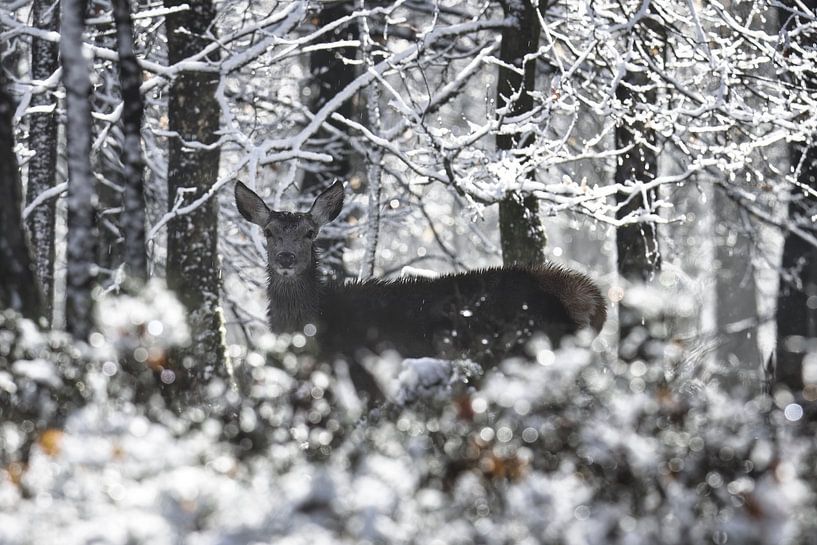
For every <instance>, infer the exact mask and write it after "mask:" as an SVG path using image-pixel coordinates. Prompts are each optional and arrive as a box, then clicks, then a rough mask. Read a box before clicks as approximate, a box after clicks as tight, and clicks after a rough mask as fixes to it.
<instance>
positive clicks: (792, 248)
mask: <svg viewBox="0 0 817 545" xmlns="http://www.w3.org/2000/svg"><path fill="white" fill-rule="evenodd" d="M791 155H792V165H800V167H799V171H798V173H797V181H798V182H799V183H801V184H803V185H804V186H807V187H811V188H812V189H817V146H815V145H813V144H812V145H810V146H808V147H806V148H805V149H804V148H803V146H802V145H797V146H792V153H791ZM801 199H802V200H800V201H799V202H793V203H792V204H791V205H790V207H791V208H790V210H789V216H790V217H791V221H792V222H793V223H795V224H799V225H801V226H803V225H804V224H808V223H810V221H809V218H810V217H811V216H812V215H813V214H814V212H815V209H817V201H815V199H813V198H811V197H801ZM811 232H812V233H814V230H813V229H812V230H811ZM781 268H782V270H783V271H784V276H782V277H781V279H780V292H779V294H778V296H777V369H776V373H775V375H776V382H777V383H778V384H782V385H785V386H787V387H788V388H789V389H790V390H791V391H793V392H801V391H802V390H803V387H804V383H803V357H804V356H805V354H806V350H807V348H806V343H805V342H804V341H805V340H806V339H815V338H817V248H814V246H812V245H811V244H809V243H808V242H806V241H805V240H803V239H802V238H800V237H799V236H797V235H795V234H791V233H789V234H787V235H786V241H785V244H784V245H783V262H782V264H781ZM813 393H815V394H817V391H815V392H813ZM812 401H813V400H812Z"/></svg>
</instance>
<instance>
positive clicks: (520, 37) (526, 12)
mask: <svg viewBox="0 0 817 545" xmlns="http://www.w3.org/2000/svg"><path fill="white" fill-rule="evenodd" d="M502 5H503V9H504V10H505V14H506V16H508V17H512V18H513V20H514V22H515V24H514V25H513V26H511V27H509V28H505V29H503V30H502V46H501V48H500V54H499V58H500V60H501V61H502V62H503V63H504V64H507V65H511V66H515V67H518V68H520V69H522V70H524V76H523V75H521V74H519V73H518V72H517V71H515V70H510V69H508V68H505V67H504V66H502V65H500V67H499V79H498V82H497V92H496V94H497V100H496V105H497V109H500V108H505V107H508V109H509V111H508V113H507V114H506V116H507V117H516V116H519V115H521V114H524V113H525V112H529V111H531V110H532V109H533V96H532V95H531V94H530V93H531V91H533V88H534V83H535V81H536V62H535V61H531V62H527V63H525V62H524V57H525V55H527V54H530V53H534V52H536V50H537V49H538V47H539V33H540V30H541V29H540V25H539V17H538V15H537V13H536V7H535V6H533V5H532V0H524V1H520V2H516V1H510V0H507V1H504V2H502ZM541 9H545V8H541ZM516 94H519V97H518V98H516V100H515V101H514V102H513V103H511V104H509V101H510V100H511V97H513V96H514V95H516ZM531 138H532V135H530V134H528V135H523V134H498V135H497V136H496V147H497V149H498V150H500V151H507V150H512V149H515V148H524V147H525V146H527V145H529V144H530V140H531ZM530 178H531V179H534V178H535V173H533V172H531V173H530ZM499 234H500V238H501V243H502V260H503V261H504V263H505V264H506V265H510V264H513V263H541V262H544V260H545V246H546V245H547V236H546V235H545V230H544V227H543V225H542V220H541V218H540V217H539V202H538V201H537V199H536V197H534V196H532V195H528V196H526V197H521V196H520V195H516V194H509V195H507V196H506V197H505V198H504V199H503V200H502V201H500V203H499Z"/></svg>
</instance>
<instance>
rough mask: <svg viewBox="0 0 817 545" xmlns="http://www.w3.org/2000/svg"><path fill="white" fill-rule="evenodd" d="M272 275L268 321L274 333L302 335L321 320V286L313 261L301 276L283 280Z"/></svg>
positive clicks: (272, 273)
mask: <svg viewBox="0 0 817 545" xmlns="http://www.w3.org/2000/svg"><path fill="white" fill-rule="evenodd" d="M268 272H269V284H268V287H267V296H268V298H269V307H267V317H268V319H269V326H270V330H271V331H272V332H273V333H292V332H295V331H303V328H304V326H305V325H306V324H309V323H311V324H315V323H316V321H317V319H318V315H319V312H318V308H319V301H318V299H319V297H320V282H319V280H318V270H317V266H316V265H315V262H314V260H313V261H312V263H311V265H310V266H309V267H308V268H307V269H306V270H305V271H304V272H303V273H301V274H300V275H298V276H295V277H293V278H284V277H281V276H279V275H278V274H276V273H275V272H274V271H272V270H270V271H268Z"/></svg>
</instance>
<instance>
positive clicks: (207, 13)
mask: <svg viewBox="0 0 817 545" xmlns="http://www.w3.org/2000/svg"><path fill="white" fill-rule="evenodd" d="M182 4H188V5H189V6H190V9H189V10H186V11H181V12H177V13H173V14H170V15H168V16H167V18H166V23H165V24H166V29H167V42H168V58H169V61H170V62H171V63H176V62H179V61H181V60H183V59H185V58H187V57H189V56H191V55H194V54H195V53H198V52H200V51H201V50H202V49H203V48H205V47H206V46H207V45H209V44H210V43H211V42H212V37H211V36H212V35H213V34H214V29H213V28H212V23H213V18H214V16H215V8H214V7H213V4H212V2H210V1H209V0H202V1H199V2H194V3H190V2H186V1H184V0H166V1H165V6H167V7H170V6H178V5H182ZM216 59H217V54H213V55H211V56H210V57H209V60H213V61H214V60H216ZM218 77H219V76H218V74H217V73H211V72H210V73H208V72H182V73H181V74H180V75H179V76H178V77H177V78H176V80H175V81H174V82H173V85H172V86H171V89H170V96H169V108H168V109H169V125H170V131H171V132H174V133H178V135H179V137H178V138H171V139H170V142H169V147H170V150H169V156H168V172H167V189H168V201H169V202H168V205H169V207H170V208H172V207H173V204H174V202H175V201H176V199H177V196H178V195H179V193H178V192H179V190H180V189H184V188H189V189H191V190H192V191H191V192H190V193H185V194H184V196H183V197H181V198H183V199H184V202H187V203H189V202H190V201H191V200H194V199H196V198H198V197H200V196H201V195H203V194H204V193H205V192H206V191H207V190H208V189H209V188H210V187H211V186H212V185H213V184H214V183H215V182H216V179H217V177H218V165H219V153H220V150H219V149H218V148H215V149H199V148H191V147H188V146H186V145H185V144H184V142H190V141H196V142H200V143H202V144H205V145H207V144H212V143H214V142H215V141H216V140H217V135H216V132H217V131H218V128H219V117H220V109H219V105H218V102H217V101H216V98H215V93H216V88H217V86H218ZM167 283H168V286H169V287H170V288H171V289H172V290H174V291H175V292H176V294H177V296H178V297H179V299H180V300H181V302H182V303H184V305H185V306H186V307H187V309H188V310H189V312H190V314H189V322H190V328H191V333H192V343H191V346H190V347H189V348H188V349H187V350H186V352H185V353H184V354H181V355H180V358H175V359H176V360H177V361H174V362H172V366H173V368H174V371H176V372H177V373H178V372H179V371H181V370H183V369H189V370H190V373H191V375H192V377H193V379H194V380H195V381H197V382H198V383H199V385H201V384H204V383H205V382H206V381H207V380H209V379H210V378H211V377H212V376H213V375H214V374H216V373H217V374H220V375H221V374H222V373H223V372H224V371H225V367H224V364H225V346H224V322H223V318H222V313H221V309H220V307H219V291H220V288H221V276H220V271H219V260H218V202H217V201H216V199H215V198H213V199H209V200H208V201H207V202H206V203H205V204H203V205H202V206H200V207H198V208H197V209H196V210H194V211H192V212H190V213H188V214H184V215H180V216H177V217H175V218H173V219H172V220H171V221H170V222H169V223H168V229H167ZM186 358H189V359H186ZM184 360H186V361H184Z"/></svg>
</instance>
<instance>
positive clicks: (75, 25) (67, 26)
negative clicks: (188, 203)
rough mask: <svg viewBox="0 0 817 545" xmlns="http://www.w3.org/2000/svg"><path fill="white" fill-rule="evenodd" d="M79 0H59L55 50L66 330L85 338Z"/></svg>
mask: <svg viewBox="0 0 817 545" xmlns="http://www.w3.org/2000/svg"><path fill="white" fill-rule="evenodd" d="M84 26H85V1H84V0H64V1H63V3H62V26H61V28H62V31H61V39H60V54H61V56H62V69H63V72H62V78H63V84H64V85H65V109H66V116H67V124H66V134H67V135H68V136H67V138H66V140H67V155H68V248H67V250H66V261H67V263H66V266H67V269H68V271H67V280H66V282H67V285H66V305H65V323H66V329H67V330H68V332H69V333H71V334H72V335H74V336H75V337H77V338H78V339H87V338H88V334H89V333H90V332H91V326H92V310H93V298H92V294H91V290H92V288H93V286H94V283H95V276H96V265H95V264H94V259H95V256H96V240H97V233H96V229H95V227H94V213H95V210H94V208H95V207H94V201H95V199H96V197H95V192H94V180H93V176H92V175H91V160H90V157H91V104H90V101H89V98H90V95H91V80H90V77H89V66H88V61H87V60H86V58H85V56H84V55H83V53H82V31H83V27H84Z"/></svg>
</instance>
